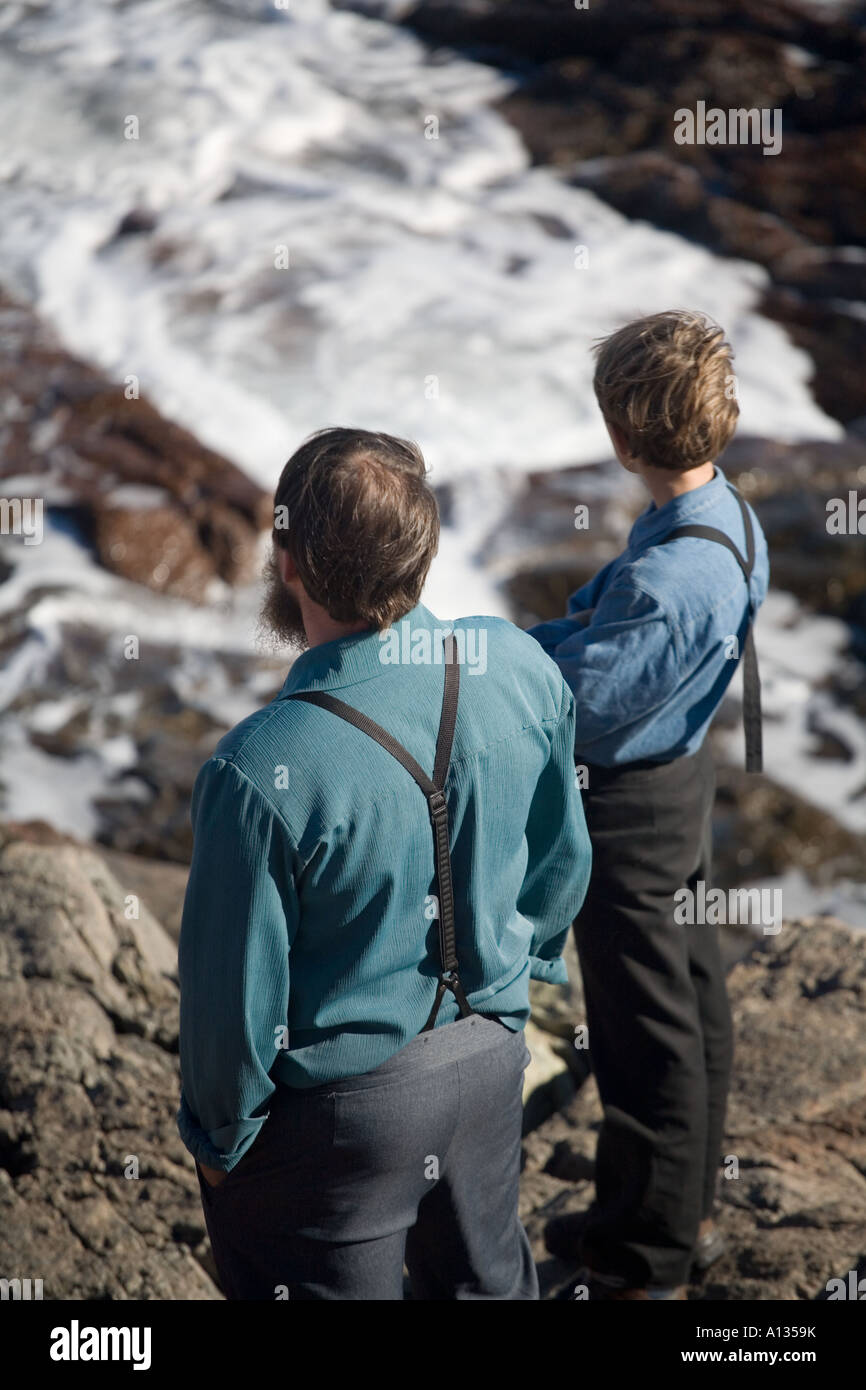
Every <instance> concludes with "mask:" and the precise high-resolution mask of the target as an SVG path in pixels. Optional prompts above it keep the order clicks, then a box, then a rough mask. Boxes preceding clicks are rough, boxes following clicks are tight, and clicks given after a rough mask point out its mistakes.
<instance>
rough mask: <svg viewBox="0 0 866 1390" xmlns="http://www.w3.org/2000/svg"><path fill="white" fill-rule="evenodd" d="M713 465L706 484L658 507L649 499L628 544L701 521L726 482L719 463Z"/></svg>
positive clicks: (641, 541) (720, 494)
mask: <svg viewBox="0 0 866 1390" xmlns="http://www.w3.org/2000/svg"><path fill="white" fill-rule="evenodd" d="M714 467H715V470H716V472H715V476H714V477H712V478H711V479H710V481H709V482H708V483H702V484H701V486H700V487H696V488H694V489H693V490H692V491H691V492H684V493H683V494H682V496H680V497H673V498H671V500H670V502H665V504H664V506H663V507H657V506H656V504H655V502H650V504H649V506H648V507H647V509H646V511H644V512H641V514H640V516H639V517H638V519H637V521H636V522H635V523H634V525H633V526H632V528H631V531H630V533H629V538H628V543H629V545H630V546H634V545H643V544H645V542H647V541H654V540H657V539H658V537H659V536H664V535H667V533H668V531H673V530H674V528H675V527H677V526H688V525H691V524H692V523H693V522H696V521H700V519H701V517H702V515H703V514H704V513H705V512H707V511H710V510H711V509H712V508H713V507H715V506H716V504H717V503H718V502H719V501H720V500H721V497H722V494H723V492H724V490H725V488H726V487H727V485H728V480H727V478H726V477H725V475H724V473H723V472H722V470H721V468H720V467H719V465H718V464H715V465H714Z"/></svg>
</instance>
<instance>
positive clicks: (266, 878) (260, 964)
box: [178, 757, 298, 1173]
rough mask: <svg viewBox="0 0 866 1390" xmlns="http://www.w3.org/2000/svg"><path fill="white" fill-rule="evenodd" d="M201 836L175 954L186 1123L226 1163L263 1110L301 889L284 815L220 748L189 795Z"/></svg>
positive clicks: (205, 1149) (216, 1160) (206, 1154)
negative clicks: (293, 867)
mask: <svg viewBox="0 0 866 1390" xmlns="http://www.w3.org/2000/svg"><path fill="white" fill-rule="evenodd" d="M192 820H193V826H194V831H195V841H194V849H193V856H192V864H191V867H190V874H189V882H188V885H187V891H186V898H185V900H184V908H183V920H182V923H181V932H180V944H179V950H178V964H179V976H180V1066H181V1077H182V1093H181V1104H180V1110H179V1111H178V1128H179V1130H180V1134H181V1138H182V1139H183V1142H184V1144H185V1145H186V1147H187V1148H188V1149H189V1151H190V1153H191V1154H192V1155H193V1156H194V1157H195V1158H196V1159H197V1161H198V1162H199V1165H200V1166H204V1167H205V1168H207V1169H218V1170H222V1171H223V1172H226V1173H227V1172H230V1171H231V1169H232V1168H233V1167H234V1166H235V1164H236V1163H238V1162H239V1161H240V1159H241V1158H242V1157H243V1155H244V1153H246V1151H247V1149H248V1148H249V1147H250V1145H251V1144H252V1143H253V1141H254V1139H255V1138H256V1136H257V1135H258V1132H259V1130H260V1129H261V1126H262V1125H263V1124H264V1121H265V1119H266V1118H267V1113H268V1111H267V1106H268V1101H269V1099H270V1097H271V1095H272V1094H273V1092H274V1090H275V1087H274V1083H273V1081H271V1079H270V1077H269V1075H268V1073H269V1071H270V1069H271V1067H272V1066H273V1063H274V1059H275V1057H276V1056H277V1051H278V1049H279V1047H280V1046H281V1045H282V1046H284V1047H285V1046H286V1044H287V1039H286V1037H285V1034H284V1033H281V1032H280V1031H279V1030H280V1029H284V1028H285V1027H286V1025H287V1020H288V1004H289V948H290V945H291V941H292V939H293V937H294V933H295V930H296V928H297V920H298V912H297V897H296V894H295V888H294V884H293V881H292V878H291V872H290V870H289V868H288V867H287V865H288V864H289V862H290V856H289V853H288V848H287V837H286V835H285V831H284V828H283V825H282V822H281V821H280V819H279V817H278V816H277V815H276V813H275V812H274V811H273V809H272V808H271V807H270V806H269V805H268V803H267V801H266V800H265V798H264V797H263V796H262V795H261V793H260V792H259V791H258V790H257V789H256V788H255V787H254V786H253V784H252V783H251V782H249V781H248V780H247V778H246V777H245V776H244V775H243V773H241V772H239V771H238V769H237V768H236V767H235V766H234V764H233V763H231V762H227V761H225V760H224V759H222V758H219V757H213V758H211V759H210V760H209V761H208V762H206V763H205V764H204V766H203V767H202V769H201V771H200V772H199V775H198V777H197V779H196V783H195V788H194V790H193V797H192Z"/></svg>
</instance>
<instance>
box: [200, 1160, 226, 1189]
mask: <svg viewBox="0 0 866 1390" xmlns="http://www.w3.org/2000/svg"><path fill="white" fill-rule="evenodd" d="M198 1166H199V1168H200V1170H201V1173H202V1176H203V1177H204V1180H205V1182H206V1183H207V1185H208V1187H219V1185H220V1183H221V1182H225V1180H226V1178H227V1177H228V1174H227V1173H224V1172H223V1170H222V1169H221V1168H206V1167H205V1166H204V1164H203V1163H200V1164H199V1165H198Z"/></svg>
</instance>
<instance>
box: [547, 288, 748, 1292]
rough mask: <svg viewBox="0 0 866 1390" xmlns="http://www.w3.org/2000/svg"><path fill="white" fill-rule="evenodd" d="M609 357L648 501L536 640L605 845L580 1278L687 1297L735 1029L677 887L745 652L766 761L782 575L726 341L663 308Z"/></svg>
mask: <svg viewBox="0 0 866 1390" xmlns="http://www.w3.org/2000/svg"><path fill="white" fill-rule="evenodd" d="M596 352H597V364H596V371H595V378H594V388H595V393H596V398H597V400H598V403H599V407H600V409H601V412H602V415H603V416H604V420H605V424H606V425H607V429H608V433H609V435H610V438H611V442H612V444H613V448H614V452H615V453H616V456H617V458H618V459H619V462H620V463H621V464H622V466H623V467H624V468H626V469H627V470H628V471H629V472H631V473H637V474H638V475H639V476H640V477H641V478H642V480H643V482H644V483H645V484H646V487H647V489H648V491H649V493H650V496H651V498H652V501H651V502H650V505H649V506H648V507H647V509H646V510H645V511H644V512H643V513H642V514H641V515H640V516H639V517H638V519H637V521H636V522H635V524H634V526H633V527H632V530H631V533H630V535H629V540H628V545H627V547H626V549H625V551H624V552H623V554H622V555H620V556H618V557H617V558H616V559H614V560H612V561H611V562H610V563H609V564H607V565H606V566H605V567H604V568H603V569H602V570H600V572H599V573H598V574H597V575H596V576H595V577H594V578H593V579H591V580H590V581H589V582H588V583H587V584H585V585H584V586H583V587H582V588H581V589H578V590H577V592H576V593H574V594H572V596H571V598H570V599H569V602H568V615H567V616H566V617H565V618H561V619H558V620H555V621H553V622H549V623H542V624H541V625H540V626H538V627H535V628H533V629H531V631H532V635H533V636H534V637H535V638H536V639H537V640H538V641H539V642H540V643H541V646H542V647H543V648H544V650H545V651H546V652H547V653H548V654H549V655H550V656H552V657H553V658H554V660H555V661H556V662H557V664H558V665H559V667H560V670H561V671H562V673H563V676H564V677H565V679H566V681H567V683H568V685H569V686H570V687H571V689H572V691H573V692H574V696H575V705H576V723H577V735H576V747H575V754H576V762H577V765H578V772H579V775H580V779H581V783H582V784H583V785H584V787H585V789H584V791H583V799H584V810H585V813H586V819H587V825H588V828H589V832H590V839H591V842H592V848H593V867H592V876H591V880H590V887H589V890H588V893H587V897H586V900H585V902H584V905H583V908H582V909H581V912H580V914H579V916H578V917H577V919H576V921H575V924H574V930H575V937H576V941H577V947H578V954H579V957H580V963H581V970H582V974H583V979H584V987H585V992H586V1010H587V1022H588V1028H589V1050H590V1056H591V1058H592V1063H593V1070H594V1072H595V1076H596V1080H597V1083H598V1088H599V1093H600V1096H601V1100H602V1104H603V1107H604V1121H603V1124H602V1128H601V1132H600V1135H599V1140H598V1149H597V1154H596V1201H595V1203H594V1205H593V1207H592V1208H591V1210H590V1212H589V1213H588V1215H587V1217H586V1219H585V1222H584V1221H581V1222H580V1225H581V1226H582V1232H581V1234H582V1240H581V1242H580V1247H581V1254H582V1258H583V1260H584V1263H585V1266H586V1268H585V1270H583V1271H582V1274H581V1279H582V1281H583V1282H585V1283H586V1284H587V1286H588V1289H589V1296H590V1298H601V1299H614V1300H623V1299H655V1300H666V1299H683V1298H685V1296H686V1293H685V1284H686V1281H687V1279H688V1274H689V1269H690V1267H691V1265H692V1264H693V1263H698V1264H699V1265H700V1266H701V1267H703V1268H706V1267H707V1266H708V1265H709V1264H710V1263H712V1261H713V1260H714V1259H716V1258H717V1257H718V1255H719V1254H720V1253H721V1251H722V1249H723V1248H724V1247H723V1243H722V1241H721V1237H720V1235H719V1233H718V1231H717V1230H716V1229H715V1226H714V1223H713V1219H712V1212H713V1202H714V1196H715V1184H716V1170H717V1167H718V1163H719V1156H720V1148H721V1142H722V1137H723V1132H724V1121H725V1107H726V1102H727V1092H728V1086H729V1081H730V1069H731V1058H732V1033H731V1019H730V1009H729V1005H728V999H727V991H726V987H725V980H724V971H723V967H722V962H721V958H720V952H719V941H718V931H717V928H716V927H715V926H713V925H709V924H701V925H696V926H691V927H688V926H681V925H678V924H677V923H676V921H675V919H674V894H675V893H676V892H677V890H679V889H681V888H683V887H688V888H690V889H691V890H692V891H693V892H694V891H696V886H697V884H698V883H699V881H701V880H704V881H706V880H707V879H708V877H709V873H710V816H711V811H712V805H713V797H714V791H715V775H714V770H713V765H712V761H711V758H710V755H709V751H708V749H707V746H706V742H705V737H706V733H707V729H708V727H709V724H710V721H711V720H712V717H713V715H714V713H715V711H716V709H717V708H718V705H719V703H720V701H721V699H722V696H723V695H724V692H725V690H726V688H727V686H728V684H729V683H730V680H731V677H732V676H733V674H734V670H735V668H736V666H737V663H738V659H739V656H740V655H741V654H742V653H743V652H744V649H745V650H746V656H747V663H746V667H745V675H746V678H747V679H746V686H747V696H748V697H749V698H748V699H747V701H746V705H747V706H748V705H751V708H749V709H747V711H746V712H747V715H748V716H749V717H748V718H747V740H748V742H749V745H750V758H749V764H750V766H752V767H755V768H756V767H759V765H760V754H759V751H757V747H756V739H757V740H759V736H760V728H759V723H758V721H757V720H756V719H755V715H754V705H755V703H756V702H757V671H756V668H755V671H754V675H755V681H754V684H753V683H752V681H751V679H750V677H751V674H752V673H751V671H750V669H749V665H750V657H751V652H750V651H749V649H748V643H747V637H748V636H749V635H750V625H751V621H752V619H753V618H754V615H755V613H756V611H757V609H758V607H759V606H760V604H761V603H762V601H763V599H764V596H765V594H766V591H767V583H768V578H769V567H768V560H767V547H766V542H765V540H764V537H763V534H762V532H761V529H760V526H759V525H758V522H757V519H756V517H755V516H754V513H753V512H752V511H751V509H750V508H747V507H746V504H745V503H744V502H743V501H742V499H741V498H740V497H739V494H738V493H737V492H736V491H735V490H734V489H733V488H732V487H731V485H730V484H729V483H728V482H727V481H726V479H725V475H724V473H723V472H722V470H721V469H720V468H719V466H718V464H717V463H716V462H715V460H716V458H717V457H718V455H719V454H721V452H722V450H723V449H724V448H725V446H726V445H727V444H728V442H729V440H730V438H731V436H732V435H733V433H734V429H735V426H736V420H737V416H738V413H739V412H738V407H737V404H736V397H735V391H734V390H733V389H732V385H733V382H734V376H733V372H732V369H731V360H732V353H731V349H730V347H729V345H728V344H727V342H726V341H725V337H724V333H723V331H722V329H721V328H719V327H718V325H717V324H714V323H713V322H712V321H710V320H709V319H707V318H706V317H705V316H703V315H701V314H696V313H689V312H682V311H676V312H668V313H662V314H653V315H650V316H648V317H646V318H641V319H638V320H636V321H635V322H633V323H629V324H627V325H626V326H625V327H624V328H621V329H620V330H619V331H618V332H616V333H614V334H612V335H611V336H610V337H609V338H607V339H605V340H604V341H603V342H602V343H601V344H600V345H599V346H598V347H597V348H596ZM682 527H689V528H695V529H696V530H697V531H699V532H700V531H701V530H702V529H704V528H713V530H714V531H716V532H721V533H722V536H721V541H722V543H721V544H719V543H718V541H719V539H720V538H719V537H718V535H716V536H712V535H703V534H694V530H693V532H692V534H688V535H678V536H677V537H676V538H675V539H672V538H671V532H674V531H679V530H680V528H682ZM750 528H751V533H752V534H751V536H750V535H749V530H750ZM726 537H727V538H728V548H726V545H725V538H726ZM731 543H733V546H732V547H731ZM732 548H734V549H735V551H738V552H739V554H740V556H741V557H742V562H740V561H738V559H737V555H736V553H732ZM744 575H746V576H747V580H746V579H744ZM581 768H583V769H584V771H583V772H582V773H581ZM577 1226H578V1223H577V1222H576V1221H575V1218H574V1217H572V1218H571V1219H570V1220H569V1219H568V1218H563V1219H562V1220H560V1221H559V1222H558V1223H554V1224H553V1225H552V1227H551V1228H550V1230H549V1232H548V1239H549V1243H550V1248H551V1249H553V1250H554V1252H555V1253H557V1254H562V1255H566V1256H567V1255H574V1254H576V1253H577V1250H576V1249H575V1246H576V1245H577V1237H576V1230H577Z"/></svg>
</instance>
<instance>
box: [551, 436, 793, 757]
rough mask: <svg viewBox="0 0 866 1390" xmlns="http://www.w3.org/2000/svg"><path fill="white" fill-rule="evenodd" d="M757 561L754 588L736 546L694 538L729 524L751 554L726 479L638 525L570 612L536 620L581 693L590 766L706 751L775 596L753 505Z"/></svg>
mask: <svg viewBox="0 0 866 1390" xmlns="http://www.w3.org/2000/svg"><path fill="white" fill-rule="evenodd" d="M749 515H750V517H751V520H752V526H753V528H754V533H755V566H754V569H753V571H752V578H751V582H750V585H749V592H748V593H747V591H746V582H745V579H744V578H743V572H742V570H741V569H740V567H739V565H738V564H737V562H736V560H735V558H734V556H733V555H731V554H730V552H729V551H728V550H727V549H726V548H725V547H724V546H722V545H719V544H718V542H716V541H709V540H704V539H699V538H696V537H693V536H684V537H680V538H679V539H677V540H675V541H671V542H669V543H668V544H666V545H662V544H660V542H661V541H663V540H664V538H665V536H666V535H667V534H668V532H669V531H673V530H674V529H675V528H677V527H679V526H687V525H690V524H699V525H702V526H713V527H715V528H716V529H717V530H720V531H724V532H725V533H726V534H727V535H728V536H729V537H730V538H731V540H732V541H733V542H734V544H735V545H736V546H737V548H738V550H739V551H740V554H741V555H742V556H743V558H745V555H746V542H745V535H744V527H743V519H742V516H741V514H740V508H739V504H738V502H737V499H736V497H735V496H734V494H733V493H732V491H731V489H730V487H729V485H728V483H727V480H726V478H725V475H724V473H723V472H722V470H721V468H719V466H718V464H716V466H715V476H714V477H713V478H712V479H711V480H710V481H709V482H708V483H704V484H703V485H702V486H701V487H698V488H695V489H694V490H693V491H692V492H687V493H684V494H683V496H681V497H675V498H674V499H673V500H672V501H670V502H666V503H665V505H664V506H663V507H657V506H656V504H655V502H651V503H650V505H649V506H648V507H647V509H646V511H644V512H642V513H641V515H640V516H639V517H638V519H637V521H636V522H635V523H634V525H633V527H632V529H631V532H630V534H629V538H628V545H627V546H626V549H625V550H624V551H623V553H622V554H621V555H618V556H617V557H616V559H614V560H611V561H610V563H609V564H607V565H605V566H604V568H603V569H601V570H599V572H598V574H596V575H595V577H594V578H593V579H591V580H589V582H588V583H586V584H584V585H583V587H582V588H580V589H578V590H577V591H576V592H575V593H573V594H572V595H571V598H570V599H569V600H568V614H567V616H566V617H564V618H557V619H554V620H553V622H549V623H541V624H539V625H538V626H537V627H533V628H531V629H530V632H531V634H532V636H533V637H535V638H536V640H537V641H538V642H540V644H541V646H542V647H543V648H544V650H545V651H546V652H547V653H548V655H549V656H552V657H553V659H554V661H555V662H556V663H557V665H558V666H559V669H560V670H561V671H562V674H563V676H564V677H565V679H566V681H567V682H568V684H569V686H570V688H571V690H572V692H573V694H574V698H575V706H576V725H577V733H576V742H575V754H576V757H577V760H578V762H579V763H581V762H586V763H598V764H600V765H601V766H603V767H615V766H618V765H620V764H622V763H630V762H636V761H641V760H644V759H648V760H650V761H658V762H666V761H668V760H670V759H671V758H676V757H679V756H680V755H681V754H688V753H695V752H697V750H698V748H699V747H700V746H701V743H702V742H703V739H704V736H705V734H706V732H707V729H708V727H709V724H710V721H711V719H712V717H713V715H714V714H715V711H716V709H717V708H718V706H719V703H720V702H721V699H722V696H723V695H724V693H725V690H726V689H727V687H728V685H729V683H730V681H731V678H732V676H733V674H734V671H735V670H736V668H737V665H738V664H739V660H740V658H741V656H742V651H743V644H744V640H745V635H746V630H747V627H748V623H749V618H750V615H751V614H754V613H755V612H757V609H758V608H759V606H760V604H761V603H762V602H763V600H764V597H765V596H766V593H767V585H768V583H769V572H770V571H769V560H768V556H767V543H766V541H765V539H764V534H763V532H762V530H761V528H760V525H759V524H758V519H757V517H756V516H755V514H754V512H753V511H752V509H751V507H750V508H749Z"/></svg>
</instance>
